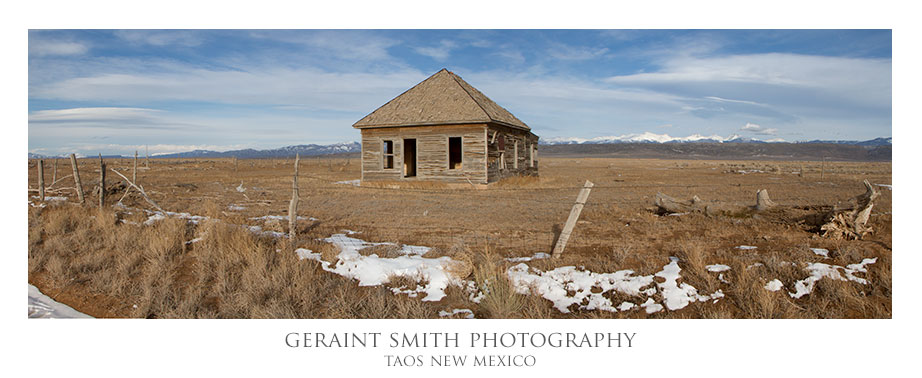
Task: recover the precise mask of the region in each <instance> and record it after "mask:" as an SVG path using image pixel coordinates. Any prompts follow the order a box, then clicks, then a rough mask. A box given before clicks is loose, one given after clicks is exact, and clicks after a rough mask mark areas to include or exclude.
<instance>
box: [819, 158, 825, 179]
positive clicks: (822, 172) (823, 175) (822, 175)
mask: <svg viewBox="0 0 922 378" xmlns="http://www.w3.org/2000/svg"><path fill="white" fill-rule="evenodd" d="M825 179H826V157H825V156H823V168H822V171H820V180H825Z"/></svg>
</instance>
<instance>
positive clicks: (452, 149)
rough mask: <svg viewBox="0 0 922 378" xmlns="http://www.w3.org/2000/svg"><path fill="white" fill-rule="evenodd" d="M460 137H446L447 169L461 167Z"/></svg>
mask: <svg viewBox="0 0 922 378" xmlns="http://www.w3.org/2000/svg"><path fill="white" fill-rule="evenodd" d="M462 156H463V154H462V153H461V137H449V138H448V169H461V160H462V159H461V157H462Z"/></svg>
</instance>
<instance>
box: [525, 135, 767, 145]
mask: <svg viewBox="0 0 922 378" xmlns="http://www.w3.org/2000/svg"><path fill="white" fill-rule="evenodd" d="M768 142H784V140H781V139H776V140H772V141H761V140H756V139H750V138H744V137H742V136H740V135H737V134H733V135H730V136H729V137H722V136H720V135H708V136H705V135H701V134H693V135H689V136H687V137H672V136H669V134H654V133H651V132H645V133H642V134H625V135H619V136H601V137H595V138H589V139H585V138H577V137H551V138H547V139H542V140H541V141H540V142H539V143H540V144H544V145H558V144H610V143H768Z"/></svg>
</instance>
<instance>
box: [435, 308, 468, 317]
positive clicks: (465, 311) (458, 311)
mask: <svg viewBox="0 0 922 378" xmlns="http://www.w3.org/2000/svg"><path fill="white" fill-rule="evenodd" d="M455 314H466V315H464V318H465V319H473V318H474V312H473V311H471V310H468V309H466V308H456V309H454V310H451V312H448V311H439V316H441V317H443V318H444V317H446V316H452V315H455Z"/></svg>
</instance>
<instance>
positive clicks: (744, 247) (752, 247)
mask: <svg viewBox="0 0 922 378" xmlns="http://www.w3.org/2000/svg"><path fill="white" fill-rule="evenodd" d="M756 248H759V247H756V246H753V245H740V246H737V247H736V249H741V250H744V251H746V250H750V249H756Z"/></svg>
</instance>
